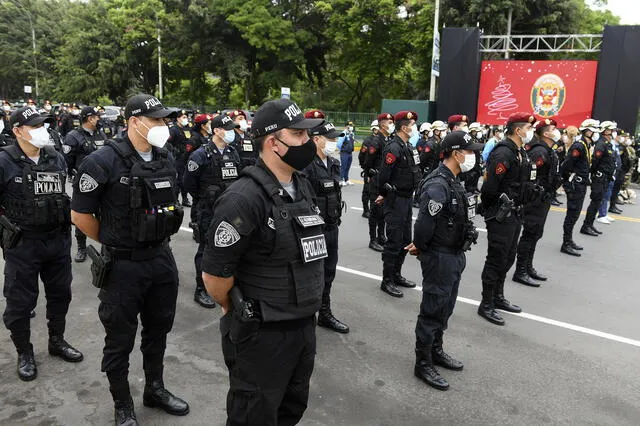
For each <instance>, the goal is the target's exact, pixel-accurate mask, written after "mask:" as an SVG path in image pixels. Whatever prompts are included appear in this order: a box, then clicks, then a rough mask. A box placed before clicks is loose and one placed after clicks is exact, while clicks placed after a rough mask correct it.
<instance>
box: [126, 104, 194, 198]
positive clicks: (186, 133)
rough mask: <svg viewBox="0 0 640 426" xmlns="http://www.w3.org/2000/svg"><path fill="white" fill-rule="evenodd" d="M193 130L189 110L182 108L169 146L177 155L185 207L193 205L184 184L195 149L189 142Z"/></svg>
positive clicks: (179, 182) (170, 128)
mask: <svg viewBox="0 0 640 426" xmlns="http://www.w3.org/2000/svg"><path fill="white" fill-rule="evenodd" d="M125 118H126V117H125ZM191 132H192V129H191V126H190V125H189V117H188V116H187V111H185V110H180V111H179V112H178V116H177V117H176V120H175V123H174V124H173V125H172V126H171V127H169V147H170V149H171V152H172V154H173V155H174V157H175V162H176V170H177V171H178V189H179V191H178V193H179V194H182V205H183V206H184V207H191V203H190V202H189V197H188V196H187V190H186V189H185V188H184V186H183V184H182V182H183V179H184V171H185V168H186V167H187V161H189V155H190V154H191V152H192V151H193V146H192V145H191V144H190V143H189V139H191Z"/></svg>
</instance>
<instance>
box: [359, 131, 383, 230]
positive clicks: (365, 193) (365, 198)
mask: <svg viewBox="0 0 640 426" xmlns="http://www.w3.org/2000/svg"><path fill="white" fill-rule="evenodd" d="M369 129H370V130H371V134H370V135H369V136H367V137H366V138H364V140H363V141H362V145H361V146H360V152H359V153H358V164H359V165H360V168H361V169H362V172H361V176H362V179H363V181H364V185H362V217H364V218H367V219H368V218H369V213H370V212H371V194H370V193H369V189H370V186H369V175H368V174H367V173H366V172H365V171H364V170H365V161H366V159H367V153H368V152H369V147H370V146H371V142H372V141H373V139H374V138H375V137H376V136H377V135H378V132H380V126H378V120H373V121H372V122H371V126H370V127H369Z"/></svg>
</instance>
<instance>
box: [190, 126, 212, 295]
mask: <svg viewBox="0 0 640 426" xmlns="http://www.w3.org/2000/svg"><path fill="white" fill-rule="evenodd" d="M211 118H212V117H211V115H209V114H196V116H195V117H193V128H192V129H191V130H192V131H191V137H190V138H189V141H188V142H187V146H188V147H190V150H191V152H192V153H193V152H195V151H197V150H198V149H199V148H200V147H203V146H205V145H206V144H208V143H209V142H210V141H211V135H212V134H213V131H212V130H211ZM188 167H189V163H188V162H187V170H185V173H184V176H183V185H184V182H186V176H187V172H188ZM185 189H186V191H187V192H190V191H189V188H186V187H185ZM191 198H192V200H193V202H192V203H191V211H190V212H189V214H190V220H189V227H190V228H192V229H193V240H194V241H196V242H198V243H199V242H200V228H199V227H198V193H197V191H196V193H193V192H191ZM206 231H207V230H206V229H204V230H203V231H202V232H203V233H204V232H206ZM196 278H197V277H196ZM200 294H202V295H205V296H206V294H207V292H206V291H204V287H203V290H202V291H201V292H200Z"/></svg>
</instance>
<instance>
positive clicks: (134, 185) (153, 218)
mask: <svg viewBox="0 0 640 426" xmlns="http://www.w3.org/2000/svg"><path fill="white" fill-rule="evenodd" d="M107 145H109V146H110V147H112V148H113V149H114V150H115V151H116V152H117V153H118V155H119V156H120V157H121V158H122V160H123V161H124V163H125V164H126V165H127V168H129V170H130V171H129V177H128V184H129V185H128V187H129V190H128V193H126V192H125V191H120V192H122V194H121V196H125V197H127V198H128V205H129V210H128V211H125V212H124V213H123V212H118V211H104V212H103V211H101V212H100V215H101V220H102V225H103V226H107V227H109V228H110V229H111V230H113V231H114V232H115V233H116V234H117V235H123V236H127V235H128V236H130V237H131V238H132V239H133V241H135V242H136V243H139V244H146V245H157V244H159V243H162V242H163V241H165V240H166V239H167V238H169V237H170V236H171V235H173V234H175V233H176V232H178V230H179V229H180V226H181V225H182V218H183V216H184V210H183V209H182V207H180V206H177V200H176V181H175V179H176V170H175V168H174V167H173V165H172V164H171V162H170V160H169V159H168V154H167V151H166V150H165V149H162V150H160V155H159V157H160V158H159V159H157V160H152V161H148V162H147V161H144V160H142V159H141V158H139V156H138V155H137V153H136V152H135V151H134V149H133V147H132V146H131V145H130V143H129V142H126V141H122V140H120V141H116V140H108V141H107ZM125 238H126V237H125Z"/></svg>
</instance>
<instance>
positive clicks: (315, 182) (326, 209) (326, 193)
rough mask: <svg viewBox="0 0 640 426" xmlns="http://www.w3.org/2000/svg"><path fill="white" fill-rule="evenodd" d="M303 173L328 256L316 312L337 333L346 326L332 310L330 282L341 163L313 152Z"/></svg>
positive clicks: (339, 211)
mask: <svg viewBox="0 0 640 426" xmlns="http://www.w3.org/2000/svg"><path fill="white" fill-rule="evenodd" d="M303 173H304V174H305V175H306V176H307V178H308V179H309V182H310V183H311V186H312V187H313V189H314V191H315V195H316V197H315V202H316V204H317V206H318V208H319V209H320V216H322V219H323V220H324V237H325V240H326V243H327V258H326V259H325V260H324V290H323V291H322V306H320V312H319V313H318V325H320V326H322V327H326V328H329V329H331V330H334V331H338V332H340V333H347V332H348V331H349V327H347V326H346V325H345V324H343V323H342V322H340V321H338V320H337V319H336V318H335V317H334V316H333V313H332V311H331V285H332V284H333V280H334V278H335V277H336V267H337V266H338V236H339V226H340V223H341V219H340V218H341V217H342V205H343V203H342V190H341V188H340V162H339V161H338V160H336V159H335V158H332V157H330V156H327V158H326V164H325V162H324V161H323V160H322V159H321V158H320V157H318V156H317V155H316V157H315V158H314V159H313V162H312V163H311V164H310V165H308V166H307V167H306V168H305V169H304V170H303Z"/></svg>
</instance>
